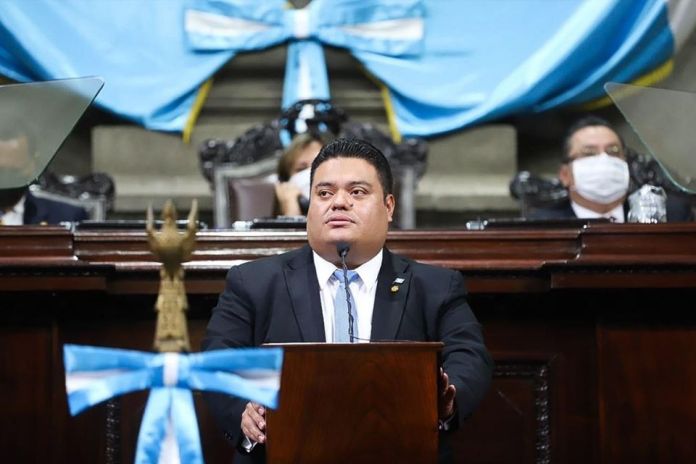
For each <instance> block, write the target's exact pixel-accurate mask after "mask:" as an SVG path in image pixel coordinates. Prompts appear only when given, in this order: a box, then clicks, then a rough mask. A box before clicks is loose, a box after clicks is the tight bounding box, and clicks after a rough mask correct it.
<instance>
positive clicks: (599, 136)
mask: <svg viewBox="0 0 696 464" xmlns="http://www.w3.org/2000/svg"><path fill="white" fill-rule="evenodd" d="M558 178H559V180H560V181H561V183H562V184H563V186H564V187H566V188H567V189H568V199H567V200H565V201H563V202H561V203H559V204H557V205H554V206H553V207H547V208H536V209H534V210H532V211H531V212H530V213H529V215H528V216H529V217H530V218H531V219H566V218H582V219H586V218H607V219H610V220H613V221H614V222H626V218H627V214H628V206H627V203H626V198H627V196H628V193H629V191H628V188H629V183H630V173H629V168H628V163H627V162H626V144H625V143H624V141H623V138H621V136H620V135H619V134H618V133H617V132H616V131H615V130H614V129H613V127H612V126H611V125H610V124H609V122H607V121H606V120H604V119H602V118H598V117H596V116H588V117H585V118H582V119H580V120H578V121H577V122H576V123H575V124H573V125H572V126H571V127H570V129H569V131H568V134H567V136H566V138H565V140H564V143H563V163H562V164H561V167H560V169H559V171H558ZM666 210H667V221H690V220H692V219H693V218H692V214H691V205H690V203H689V201H688V200H687V199H685V198H682V197H680V196H677V195H668V196H667V202H666Z"/></svg>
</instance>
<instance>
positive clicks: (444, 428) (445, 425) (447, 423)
mask: <svg viewBox="0 0 696 464" xmlns="http://www.w3.org/2000/svg"><path fill="white" fill-rule="evenodd" d="M456 415H457V414H456V413H455V414H452V415H451V416H449V417H448V418H447V419H445V420H442V419H440V420H438V421H437V429H438V430H440V431H441V432H449V430H450V429H451V428H452V421H453V420H454V418H455V416H456Z"/></svg>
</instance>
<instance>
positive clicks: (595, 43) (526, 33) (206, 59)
mask: <svg viewBox="0 0 696 464" xmlns="http://www.w3.org/2000/svg"><path fill="white" fill-rule="evenodd" d="M680 5H681V4H680ZM681 9H682V10H683V9H684V8H681ZM687 9H688V8H687ZM668 13H669V12H668V8H667V2H666V0H645V1H625V0H554V1H550V0H495V1H491V0H465V1H462V0H313V1H312V2H311V3H310V4H309V6H308V7H307V8H305V9H303V10H299V11H297V10H292V9H288V8H287V4H286V2H285V0H264V1H260V0H259V1H257V0H149V1H147V2H142V1H140V0H100V1H89V2H88V1H84V0H63V1H61V2H52V1H48V0H44V1H39V0H37V1H27V2H0V72H1V73H2V74H5V75H6V76H8V77H11V78H13V79H18V80H22V81H26V80H45V79H52V78H65V77H75V76H84V75H100V76H102V77H104V79H105V80H106V85H105V87H104V91H103V92H102V94H101V95H100V97H99V99H98V104H100V105H101V106H102V107H104V108H107V109H109V110H111V111H113V112H115V113H117V114H120V115H122V116H125V117H127V118H129V119H131V120H133V121H136V122H138V123H140V124H143V125H144V126H146V127H148V128H151V129H165V130H181V129H182V127H183V126H184V123H185V122H186V120H187V118H188V116H189V113H190V110H191V107H192V104H193V101H194V98H195V94H196V90H197V88H198V86H199V85H200V84H201V83H202V82H203V81H205V80H206V79H207V78H208V77H209V76H211V75H212V74H213V73H214V72H215V71H216V70H217V69H218V68H219V67H220V66H222V65H223V64H224V63H225V62H227V61H228V60H229V59H231V58H232V57H233V56H234V55H235V54H236V53H238V52H239V51H253V50H259V49H263V48H267V47H271V46H275V45H278V44H281V43H286V42H290V43H292V44H293V45H292V46H290V47H289V54H288V66H287V67H286V80H285V88H284V96H283V105H284V106H288V105H289V104H291V103H292V102H293V101H295V100H297V99H299V98H326V97H328V96H330V94H329V88H328V78H327V75H326V69H325V64H324V60H323V57H321V51H320V49H319V47H320V46H324V45H329V46H334V47H343V48H346V49H348V50H349V51H350V52H351V53H352V54H353V55H354V56H355V57H356V58H357V59H358V60H360V61H361V62H362V63H363V64H364V65H365V67H366V68H367V69H368V70H369V71H370V72H371V73H373V74H374V75H375V76H377V77H378V78H379V79H380V80H381V81H382V82H384V83H385V84H386V86H387V87H388V88H389V89H390V90H391V98H392V102H393V107H394V112H395V115H394V116H395V119H396V121H397V124H398V127H399V129H400V130H401V132H402V133H404V134H406V135H420V136H425V135H434V134H439V133H443V132H448V131H452V130H456V129H458V128H461V127H465V126H467V125H471V124H474V123H479V122H483V121H489V120H494V119H497V118H501V117H505V116H509V115H513V114H521V113H528V112H538V111H545V110H549V109H552V108H556V107H559V106H562V105H569V104H578V103H581V102H586V101H589V100H592V99H596V98H598V97H602V96H604V93H603V90H602V85H603V84H604V83H605V82H607V81H615V82H630V81H632V80H635V79H637V78H638V77H640V76H642V75H644V74H646V73H648V72H650V71H653V70H655V69H656V68H658V67H660V66H661V65H663V64H664V63H666V62H668V61H669V60H670V59H671V57H672V56H673V54H674V51H675V33H674V32H673V29H672V27H671V26H672V24H671V23H670V20H674V17H671V16H670V15H669V14H668ZM681 17H682V18H684V17H691V18H692V19H693V18H696V15H690V16H689V15H688V14H684V15H681ZM693 23H694V21H693V20H691V21H679V26H680V30H681V32H679V31H677V32H679V33H678V34H677V37H681V39H679V40H680V42H683V37H685V36H688V33H686V32H684V30H685V29H692V28H693ZM302 63H307V65H306V66H305V67H304V68H303V65H302Z"/></svg>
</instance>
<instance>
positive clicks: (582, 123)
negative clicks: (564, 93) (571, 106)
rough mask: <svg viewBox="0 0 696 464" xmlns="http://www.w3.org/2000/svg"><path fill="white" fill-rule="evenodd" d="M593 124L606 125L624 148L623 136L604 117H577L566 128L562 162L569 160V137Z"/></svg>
mask: <svg viewBox="0 0 696 464" xmlns="http://www.w3.org/2000/svg"><path fill="white" fill-rule="evenodd" d="M593 126H602V127H606V128H607V129H609V130H611V131H612V132H614V133H615V134H616V136H617V137H618V138H619V142H621V148H623V149H624V150H625V149H626V143H625V142H624V139H623V137H621V134H619V133H618V132H617V131H616V129H614V127H613V126H612V125H611V123H610V122H609V121H607V120H606V119H604V118H600V117H599V116H595V115H593V114H591V115H588V116H585V117H583V118H580V119H578V120H577V121H575V122H574V123H573V124H572V125H571V126H570V128H569V129H568V132H566V136H565V138H564V139H563V160H564V162H568V161H569V160H570V139H571V138H573V135H575V133H576V132H577V131H579V130H580V129H584V128H586V127H593Z"/></svg>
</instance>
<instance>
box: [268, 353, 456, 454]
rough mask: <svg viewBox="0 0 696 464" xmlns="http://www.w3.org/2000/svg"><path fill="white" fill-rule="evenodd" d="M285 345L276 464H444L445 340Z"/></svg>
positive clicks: (274, 423)
mask: <svg viewBox="0 0 696 464" xmlns="http://www.w3.org/2000/svg"><path fill="white" fill-rule="evenodd" d="M274 346H278V345H274ZM280 346H282V347H283V348H284V349H285V357H284V362H283V375H282V379H281V389H280V406H279V408H278V409H277V410H275V411H268V413H267V422H268V426H267V445H266V446H267V453H268V454H267V457H268V463H269V464H277V463H300V462H301V463H326V462H332V463H342V462H346V463H361V462H400V463H409V462H412V463H434V462H436V461H437V446H438V428H437V425H438V422H437V419H438V418H437V373H438V369H439V365H438V353H439V350H440V349H441V347H442V344H441V343H407V342H394V343H361V344H325V343H323V344H283V345H280Z"/></svg>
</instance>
